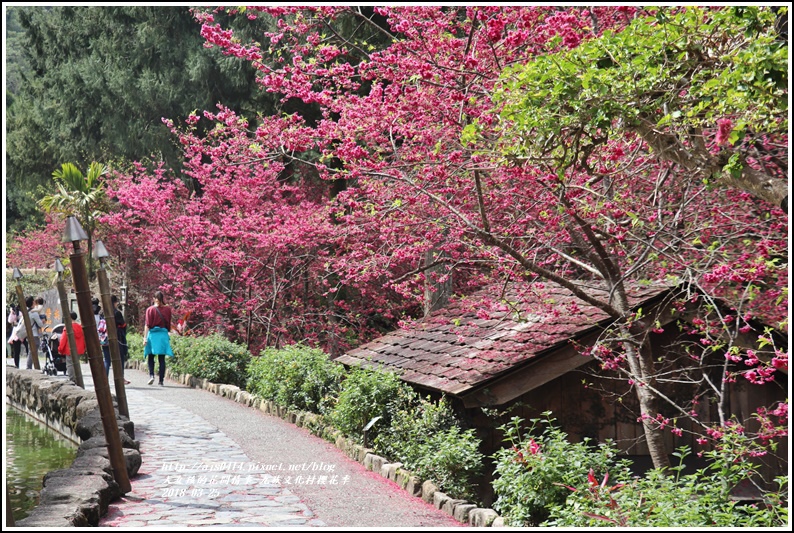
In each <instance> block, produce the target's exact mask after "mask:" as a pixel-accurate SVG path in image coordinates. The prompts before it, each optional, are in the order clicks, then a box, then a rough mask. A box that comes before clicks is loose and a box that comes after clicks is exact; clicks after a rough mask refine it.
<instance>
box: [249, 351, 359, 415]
mask: <svg viewBox="0 0 794 533" xmlns="http://www.w3.org/2000/svg"><path fill="white" fill-rule="evenodd" d="M343 374H344V367H342V366H341V365H338V364H336V363H334V362H333V361H331V360H330V359H328V356H327V355H326V354H325V353H324V352H322V351H321V350H318V349H314V348H308V347H306V346H301V345H295V346H288V347H286V348H283V349H280V350H277V349H275V348H268V349H266V350H265V351H263V352H262V353H261V354H260V355H259V357H256V358H255V359H254V360H253V362H252V364H251V365H250V366H249V367H248V390H249V391H250V392H253V393H255V394H259V395H260V396H262V397H263V398H266V399H268V400H272V401H274V402H276V403H277V404H279V405H283V406H285V407H291V408H294V409H301V410H304V411H311V412H313V413H319V414H323V413H324V412H325V411H327V410H328V407H329V404H330V403H332V399H333V398H334V397H335V395H336V393H337V391H338V390H339V383H340V382H341V380H342V376H343Z"/></svg>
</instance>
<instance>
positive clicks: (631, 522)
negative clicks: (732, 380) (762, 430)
mask: <svg viewBox="0 0 794 533" xmlns="http://www.w3.org/2000/svg"><path fill="white" fill-rule="evenodd" d="M749 442H750V441H749V439H748V437H747V436H745V435H742V434H741V433H738V432H731V431H727V432H726V433H725V435H723V437H722V445H721V446H720V447H719V449H717V450H712V451H709V452H705V453H704V455H706V456H707V457H708V458H709V459H710V460H711V462H710V463H709V465H708V466H707V467H706V468H703V469H700V470H698V471H697V472H695V473H693V474H688V475H682V471H683V469H684V460H685V458H686V457H687V456H688V455H689V450H688V448H686V447H684V448H681V449H680V450H679V451H678V452H676V453H674V454H673V455H675V456H677V457H679V458H680V463H679V465H678V466H676V467H672V468H671V470H672V472H670V473H669V474H671V475H668V474H665V473H664V472H663V471H661V470H658V469H654V470H651V471H649V472H648V473H646V474H645V476H644V477H632V476H631V475H630V473H629V472H628V471H626V470H625V469H624V470H618V471H617V472H616V473H615V475H614V476H613V477H615V478H616V481H617V483H613V484H609V485H608V484H607V480H606V479H604V480H603V481H601V483H599V478H596V477H595V476H593V475H592V474H591V475H590V476H588V480H587V482H586V484H585V483H584V482H582V481H580V482H579V483H578V484H577V485H576V487H571V490H572V492H571V493H570V494H569V496H568V499H567V501H566V502H565V503H564V504H558V505H554V506H553V507H552V508H551V509H550V511H551V515H550V517H549V520H548V521H547V522H545V523H544V524H543V525H544V526H555V527H599V526H608V525H613V526H620V527H632V528H643V527H663V528H679V527H680V528H687V527H689V528H702V527H780V526H785V525H787V523H788V507H787V499H788V495H787V489H788V477H786V476H784V477H780V478H778V479H777V480H776V481H777V482H778V485H779V492H774V493H767V494H764V496H763V503H759V504H747V503H741V502H737V501H735V500H733V499H732V498H731V495H730V491H731V489H732V488H733V487H735V486H736V485H738V484H739V483H741V482H743V481H747V480H749V479H750V478H751V477H753V476H754V475H755V471H756V468H755V466H754V465H753V464H752V463H751V461H750V459H749V454H747V453H742V452H741V451H740V452H739V453H735V452H737V451H738V450H741V449H742V448H745V450H746V449H748V447H747V446H746V445H745V444H746V443H749ZM726 444H727V446H725V445H726Z"/></svg>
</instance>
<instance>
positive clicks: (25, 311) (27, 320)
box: [17, 282, 41, 370]
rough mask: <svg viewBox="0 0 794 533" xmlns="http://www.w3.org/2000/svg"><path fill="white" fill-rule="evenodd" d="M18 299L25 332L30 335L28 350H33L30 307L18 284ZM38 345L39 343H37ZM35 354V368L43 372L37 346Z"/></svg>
mask: <svg viewBox="0 0 794 533" xmlns="http://www.w3.org/2000/svg"><path fill="white" fill-rule="evenodd" d="M17 298H18V299H19V311H20V312H21V313H22V318H23V319H24V321H25V332H26V333H27V335H28V350H33V343H34V341H33V324H31V323H30V316H29V315H28V306H27V304H26V303H25V295H24V294H22V285H20V284H19V282H17ZM36 344H38V343H36ZM35 352H36V353H34V354H33V368H35V369H36V370H41V365H39V347H38V346H36V349H35Z"/></svg>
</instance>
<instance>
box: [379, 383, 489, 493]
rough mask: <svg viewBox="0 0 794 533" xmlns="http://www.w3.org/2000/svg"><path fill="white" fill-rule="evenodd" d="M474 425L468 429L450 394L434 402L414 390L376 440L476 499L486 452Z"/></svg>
mask: <svg viewBox="0 0 794 533" xmlns="http://www.w3.org/2000/svg"><path fill="white" fill-rule="evenodd" d="M479 447H480V439H478V438H477V437H476V436H475V432H474V430H473V429H468V430H464V429H463V428H461V426H460V423H459V422H458V420H457V418H456V417H455V414H454V412H453V411H452V406H451V405H450V403H449V401H448V400H447V399H446V398H442V399H441V400H440V401H438V402H433V401H431V400H430V399H429V398H427V399H424V398H420V397H419V395H418V394H415V393H414V394H413V396H412V397H411V398H409V399H408V401H405V402H403V405H402V407H400V408H398V409H397V410H396V411H395V412H394V413H393V415H392V421H391V424H390V425H389V426H388V427H386V428H384V429H383V431H382V432H381V433H380V435H379V436H378V438H377V439H376V441H375V450H376V451H377V452H378V453H380V454H383V455H386V456H387V457H389V458H392V459H394V460H396V461H399V462H401V463H403V464H404V465H405V468H407V469H408V470H411V471H412V472H414V473H415V474H416V475H418V476H419V477H420V478H422V479H432V480H433V481H434V482H435V484H436V485H437V486H438V487H439V489H440V490H442V491H444V492H445V493H447V494H449V495H451V496H453V497H455V498H462V499H466V500H475V499H476V495H475V494H474V492H473V490H474V488H476V486H477V477H478V476H479V475H480V473H481V472H482V468H483V461H484V458H485V456H484V455H483V454H482V453H481V452H480V450H479Z"/></svg>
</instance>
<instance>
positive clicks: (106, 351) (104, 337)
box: [96, 310, 110, 376]
mask: <svg viewBox="0 0 794 533" xmlns="http://www.w3.org/2000/svg"><path fill="white" fill-rule="evenodd" d="M98 316H99V320H98V321H97V323H96V332H97V335H98V336H99V345H100V346H101V347H102V359H103V360H104V362H105V376H108V375H110V342H109V340H108V323H107V321H106V320H105V312H104V311H101V310H100V311H99V315H98Z"/></svg>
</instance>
